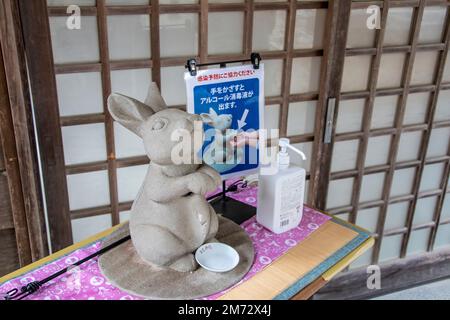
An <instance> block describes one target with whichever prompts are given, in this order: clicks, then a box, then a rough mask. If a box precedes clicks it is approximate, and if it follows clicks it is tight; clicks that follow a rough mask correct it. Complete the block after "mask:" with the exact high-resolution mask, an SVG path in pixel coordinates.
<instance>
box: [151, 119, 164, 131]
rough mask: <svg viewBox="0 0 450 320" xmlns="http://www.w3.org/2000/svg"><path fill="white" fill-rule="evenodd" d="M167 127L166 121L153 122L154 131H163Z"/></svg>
mask: <svg viewBox="0 0 450 320" xmlns="http://www.w3.org/2000/svg"><path fill="white" fill-rule="evenodd" d="M165 126H166V122H165V121H164V120H161V119H159V120H156V121H155V122H153V125H152V130H161V129H163V128H164V127H165Z"/></svg>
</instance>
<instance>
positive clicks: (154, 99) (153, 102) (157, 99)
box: [145, 82, 167, 112]
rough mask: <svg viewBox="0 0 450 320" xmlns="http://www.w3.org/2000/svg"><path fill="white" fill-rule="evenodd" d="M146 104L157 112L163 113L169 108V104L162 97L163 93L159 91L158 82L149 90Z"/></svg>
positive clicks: (153, 83)
mask: <svg viewBox="0 0 450 320" xmlns="http://www.w3.org/2000/svg"><path fill="white" fill-rule="evenodd" d="M145 104H146V105H148V106H150V108H152V109H153V110H154V111H155V112H158V111H161V110H163V109H166V108H167V104H166V102H165V101H164V99H163V97H162V96H161V92H160V91H159V89H158V85H157V84H156V82H152V83H151V84H150V87H149V88H148V94H147V99H145Z"/></svg>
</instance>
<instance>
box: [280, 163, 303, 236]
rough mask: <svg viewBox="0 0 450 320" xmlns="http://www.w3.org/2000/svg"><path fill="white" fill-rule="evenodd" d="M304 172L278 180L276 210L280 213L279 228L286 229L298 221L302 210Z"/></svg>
mask: <svg viewBox="0 0 450 320" xmlns="http://www.w3.org/2000/svg"><path fill="white" fill-rule="evenodd" d="M304 184H305V177H304V172H303V171H299V172H298V173H295V174H292V175H290V176H288V177H286V178H284V179H280V181H279V185H278V187H279V190H278V192H279V194H280V202H279V208H278V210H277V212H279V213H280V220H279V227H280V229H288V228H289V226H291V225H293V224H295V225H297V224H298V223H299V222H300V216H301V214H302V212H301V211H302V210H303V198H304Z"/></svg>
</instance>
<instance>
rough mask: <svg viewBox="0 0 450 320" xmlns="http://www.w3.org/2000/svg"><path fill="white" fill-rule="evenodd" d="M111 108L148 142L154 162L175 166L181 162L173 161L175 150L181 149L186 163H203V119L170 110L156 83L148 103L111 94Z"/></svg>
mask: <svg viewBox="0 0 450 320" xmlns="http://www.w3.org/2000/svg"><path fill="white" fill-rule="evenodd" d="M108 108H109V112H110V114H111V116H112V117H113V118H114V120H116V121H118V122H119V123H120V124H121V125H123V126H124V127H126V128H127V129H129V130H131V131H132V132H134V133H135V134H137V135H138V136H139V137H141V138H142V139H143V140H144V146H145V150H146V152H147V155H148V156H149V158H150V160H151V161H152V162H154V163H156V164H160V165H170V164H174V161H177V160H174V161H173V160H172V151H175V152H177V151H178V150H179V149H181V150H180V152H181V153H182V158H183V163H186V162H187V161H191V162H190V163H191V164H196V163H201V161H199V159H198V152H199V151H200V150H201V147H202V144H203V136H204V135H203V123H202V120H201V118H200V116H198V115H191V114H189V113H187V112H185V111H181V110H179V109H174V108H167V106H166V104H165V102H164V99H163V98H162V97H161V94H160V92H159V89H158V87H157V85H156V84H155V83H152V84H151V86H150V89H149V94H148V96H147V99H146V102H145V103H142V102H140V101H138V100H136V99H133V98H130V97H127V96H124V95H121V94H111V96H110V97H109V98H108ZM180 146H181V148H180ZM175 147H176V148H177V149H174V148H175ZM188 156H189V160H188ZM186 164H187V163H186Z"/></svg>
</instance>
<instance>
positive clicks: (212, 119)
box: [201, 108, 233, 132]
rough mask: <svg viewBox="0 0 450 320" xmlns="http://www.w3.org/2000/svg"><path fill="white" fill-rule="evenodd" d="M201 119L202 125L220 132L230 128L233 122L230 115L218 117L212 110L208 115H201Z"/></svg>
mask: <svg viewBox="0 0 450 320" xmlns="http://www.w3.org/2000/svg"><path fill="white" fill-rule="evenodd" d="M201 117H202V120H203V122H204V123H206V124H207V125H209V126H211V127H213V128H215V129H217V130H219V131H222V132H225V131H226V130H227V129H229V128H231V124H232V122H233V116H232V115H231V114H221V115H218V114H217V113H216V111H215V110H214V109H212V108H211V109H210V110H209V113H202V114H201Z"/></svg>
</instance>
